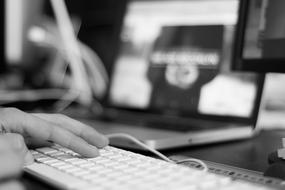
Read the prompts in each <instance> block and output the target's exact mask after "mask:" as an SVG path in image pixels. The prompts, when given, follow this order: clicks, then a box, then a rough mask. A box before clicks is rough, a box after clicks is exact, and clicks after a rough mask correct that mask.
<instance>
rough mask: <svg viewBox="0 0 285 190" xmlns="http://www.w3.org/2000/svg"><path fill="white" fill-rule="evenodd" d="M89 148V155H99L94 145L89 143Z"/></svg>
mask: <svg viewBox="0 0 285 190" xmlns="http://www.w3.org/2000/svg"><path fill="white" fill-rule="evenodd" d="M89 149H90V152H89V153H90V157H97V156H99V155H100V153H99V151H98V149H97V148H96V147H95V146H92V145H89Z"/></svg>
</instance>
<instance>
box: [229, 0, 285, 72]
mask: <svg viewBox="0 0 285 190" xmlns="http://www.w3.org/2000/svg"><path fill="white" fill-rule="evenodd" d="M249 3H250V2H249V0H240V4H239V12H238V15H239V17H238V21H237V28H236V32H235V40H234V41H235V42H234V51H233V61H232V69H233V70H239V71H253V72H259V73H268V72H274V73H285V58H256V59H253V58H250V59H246V58H243V48H244V38H245V30H246V25H247V19H248V14H249Z"/></svg>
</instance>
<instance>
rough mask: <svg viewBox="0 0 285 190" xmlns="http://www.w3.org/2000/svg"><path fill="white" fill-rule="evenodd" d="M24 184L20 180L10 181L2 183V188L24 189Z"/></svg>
mask: <svg viewBox="0 0 285 190" xmlns="http://www.w3.org/2000/svg"><path fill="white" fill-rule="evenodd" d="M24 189H25V188H24V186H23V184H21V183H20V182H18V181H8V182H5V183H1V184H0V190H24Z"/></svg>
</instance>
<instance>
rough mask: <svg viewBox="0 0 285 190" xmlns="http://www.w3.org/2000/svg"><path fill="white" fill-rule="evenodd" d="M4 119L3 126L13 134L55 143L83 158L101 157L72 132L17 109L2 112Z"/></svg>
mask: <svg viewBox="0 0 285 190" xmlns="http://www.w3.org/2000/svg"><path fill="white" fill-rule="evenodd" d="M0 115H1V114H0ZM3 115H4V117H3ZM9 115H10V116H9ZM11 115H12V116H13V118H17V120H14V119H11ZM2 117H3V118H6V119H7V118H8V120H5V121H4V123H2V124H4V125H5V126H6V128H9V130H10V131H11V132H14V133H20V134H23V135H24V136H26V137H31V138H38V139H42V140H43V141H53V142H55V143H57V144H59V145H62V146H65V147H67V148H69V149H71V150H73V151H75V152H77V153H79V154H81V155H82V156H86V157H95V156H98V155H99V153H98V149H97V148H96V147H94V146H91V145H89V144H88V143H87V142H86V141H84V140H83V139H81V138H79V137H77V136H75V135H74V134H73V133H71V132H70V131H68V130H66V129H63V128H61V127H58V126H57V125H55V124H53V123H51V122H47V121H46V120H43V119H41V118H39V117H36V116H33V115H32V114H27V113H25V112H22V111H20V110H18V109H15V108H9V109H5V111H2ZM20 121H21V122H20Z"/></svg>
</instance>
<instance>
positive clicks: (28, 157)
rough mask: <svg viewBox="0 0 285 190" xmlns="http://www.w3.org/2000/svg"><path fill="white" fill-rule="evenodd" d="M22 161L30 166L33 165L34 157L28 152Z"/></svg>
mask: <svg viewBox="0 0 285 190" xmlns="http://www.w3.org/2000/svg"><path fill="white" fill-rule="evenodd" d="M24 161H25V163H24V164H25V165H26V166H27V165H30V164H33V163H34V157H33V155H32V154H31V153H30V152H28V153H27V154H26V155H25V158H24Z"/></svg>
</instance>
